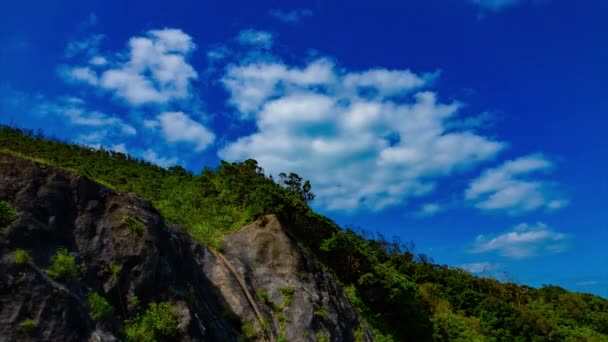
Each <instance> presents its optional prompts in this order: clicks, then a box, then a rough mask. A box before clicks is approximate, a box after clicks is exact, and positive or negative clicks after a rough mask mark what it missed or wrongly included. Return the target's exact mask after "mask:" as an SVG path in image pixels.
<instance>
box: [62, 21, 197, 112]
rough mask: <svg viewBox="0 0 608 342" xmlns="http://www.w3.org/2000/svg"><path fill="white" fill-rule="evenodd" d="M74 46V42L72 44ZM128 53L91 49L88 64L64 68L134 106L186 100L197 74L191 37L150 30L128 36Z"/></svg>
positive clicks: (70, 76) (172, 31)
mask: <svg viewBox="0 0 608 342" xmlns="http://www.w3.org/2000/svg"><path fill="white" fill-rule="evenodd" d="M71 46H75V47H72V48H71ZM85 46H86V44H84V43H71V44H70V45H68V51H72V50H78V49H83V48H85ZM128 47H129V50H128V52H127V53H121V54H116V55H115V56H114V57H113V58H110V57H108V56H103V55H100V54H99V53H98V51H97V49H94V50H91V52H90V53H88V55H89V60H88V63H89V64H90V65H92V66H94V67H96V68H97V69H99V74H97V73H96V72H95V71H93V70H92V69H91V68H90V67H86V66H71V67H64V68H62V70H63V71H62V74H63V75H65V76H66V77H67V79H68V80H70V81H76V82H82V83H85V84H89V85H91V86H95V87H98V88H100V89H102V90H104V91H106V92H109V93H111V94H113V95H114V96H115V97H116V98H118V99H120V100H123V101H125V102H126V103H128V104H130V105H133V106H140V105H144V104H157V105H158V104H168V103H170V102H172V101H179V100H186V99H188V98H189V97H190V96H191V94H190V88H191V82H192V81H193V80H196V79H197V78H198V74H197V72H196V71H195V70H194V68H193V67H192V66H191V65H190V64H189V63H188V58H189V56H190V54H191V53H192V52H193V51H194V49H195V44H194V43H193V42H192V37H190V36H189V35H187V34H186V33H184V32H183V31H181V30H179V29H162V30H150V31H148V32H146V35H145V36H143V37H133V38H131V39H130V40H129V44H128Z"/></svg>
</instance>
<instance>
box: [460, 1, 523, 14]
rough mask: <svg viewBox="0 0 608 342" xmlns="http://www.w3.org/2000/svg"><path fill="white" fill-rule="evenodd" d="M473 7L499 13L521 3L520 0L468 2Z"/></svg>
mask: <svg viewBox="0 0 608 342" xmlns="http://www.w3.org/2000/svg"><path fill="white" fill-rule="evenodd" d="M468 1H469V2H470V3H472V4H473V5H475V6H478V7H480V8H481V9H483V10H488V11H494V12H497V11H500V10H504V9H506V8H509V7H513V6H515V5H517V4H518V3H520V2H521V0H468Z"/></svg>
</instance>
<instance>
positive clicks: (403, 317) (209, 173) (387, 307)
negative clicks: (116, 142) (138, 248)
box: [0, 127, 608, 341]
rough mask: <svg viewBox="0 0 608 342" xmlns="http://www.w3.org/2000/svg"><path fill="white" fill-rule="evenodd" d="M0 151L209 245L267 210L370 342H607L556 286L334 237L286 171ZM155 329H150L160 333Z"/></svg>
mask: <svg viewBox="0 0 608 342" xmlns="http://www.w3.org/2000/svg"><path fill="white" fill-rule="evenodd" d="M2 151H3V152H6V153H11V154H16V155H20V156H23V157H26V158H30V159H34V160H37V161H40V162H43V163H45V164H50V165H54V166H58V167H61V168H64V169H69V170H74V171H76V172H78V173H80V174H84V175H87V176H89V177H91V178H94V179H96V180H97V181H99V182H100V183H102V184H105V185H107V186H109V187H112V188H114V189H117V190H119V191H125V192H136V193H138V194H139V195H140V196H142V197H144V198H146V199H148V200H150V201H151V202H152V203H153V204H154V205H155V206H156V207H157V208H158V209H159V210H160V211H161V212H162V214H163V215H164V216H165V218H166V219H167V220H169V221H172V222H175V223H178V224H180V225H182V226H183V227H185V228H186V229H187V230H188V231H189V232H190V234H191V235H192V236H194V237H195V238H197V239H198V240H199V241H201V242H202V243H205V244H207V245H210V246H212V247H218V246H219V245H218V242H219V241H220V240H221V237H222V236H223V235H224V234H226V233H227V232H230V231H234V230H236V229H238V228H239V227H241V226H242V225H243V224H246V223H248V222H251V221H252V220H253V219H255V218H256V217H257V216H259V215H262V214H267V213H274V214H277V215H278V216H279V217H280V218H281V219H282V221H283V222H286V223H287V227H288V229H289V231H290V233H291V234H292V235H294V236H295V237H296V238H297V240H298V241H300V242H301V243H302V245H303V246H304V247H305V249H306V250H308V251H309V252H310V253H312V254H314V255H315V256H316V257H317V258H318V259H319V260H321V261H322V262H324V263H325V265H327V267H328V268H329V269H330V270H332V271H333V273H334V274H335V276H336V278H337V279H338V281H339V282H340V283H341V284H342V286H343V288H344V291H345V293H346V294H347V296H348V297H349V299H350V301H351V302H352V303H353V305H355V307H356V308H357V309H358V310H359V312H360V313H361V314H362V315H364V316H365V317H366V318H367V321H368V322H369V323H370V324H371V325H372V328H373V329H374V333H375V335H376V336H375V338H376V340H377V341H391V340H395V341H397V340H398V341H401V340H415V341H432V340H435V341H608V301H607V300H604V299H602V298H600V297H597V296H593V295H589V294H580V293H573V292H569V291H566V290H564V289H561V288H559V287H556V286H544V287H542V288H540V289H534V288H531V287H528V286H520V285H516V284H513V283H501V282H499V281H497V280H495V279H493V278H487V277H475V276H473V275H471V274H470V273H468V272H467V271H465V270H462V269H458V268H456V269H455V268H451V267H447V266H443V265H437V264H434V263H433V262H432V261H431V260H430V259H429V258H427V257H426V256H424V255H417V254H416V253H415V251H414V248H413V244H403V243H401V242H400V241H397V240H395V241H390V242H389V241H387V240H386V239H384V238H383V237H382V236H376V237H374V238H372V237H369V235H368V236H367V237H366V236H365V234H361V233H358V232H356V231H355V229H349V228H346V229H340V228H339V227H337V226H336V225H335V224H334V223H333V222H332V221H331V220H329V219H328V218H326V217H324V216H321V215H318V214H316V213H314V212H313V211H312V210H311V209H310V207H309V206H308V202H309V201H311V200H312V199H313V198H314V194H312V192H311V185H310V183H309V182H308V181H304V182H303V179H302V178H301V177H299V176H298V175H297V174H295V173H291V174H289V175H288V174H280V175H279V177H278V180H276V181H275V180H274V179H273V178H272V177H271V176H266V175H265V174H264V171H263V169H262V168H261V167H260V166H258V164H257V162H256V161H255V160H247V161H244V162H241V163H227V162H222V163H221V164H220V165H219V166H218V167H217V168H216V169H210V168H205V169H204V170H203V171H202V172H201V173H200V174H199V175H193V174H191V173H189V172H187V171H186V170H185V169H183V168H182V167H179V166H174V167H170V168H168V169H163V168H161V167H158V166H155V165H152V164H150V163H148V162H146V161H142V160H139V159H136V158H133V157H131V156H129V155H126V154H122V153H118V152H114V151H106V150H96V149H92V148H88V147H82V146H75V145H70V144H65V143H62V142H58V141H55V140H48V139H44V138H43V136H42V134H33V132H31V131H23V130H18V129H14V128H9V127H4V128H0V152H2ZM287 296H288V294H287V295H286V297H287ZM159 310H160V311H159ZM162 310H164V309H163V308H161V307H154V308H152V307H150V308H149V312H150V315H152V314H154V315H152V316H158V317H161V316H163V317H165V318H166V319H168V320H172V318H171V314H170V313H169V314H167V315H164V314H165V313H164V312H161V311H162ZM317 314H318V315H322V312H318V313H317ZM146 315H147V313H146ZM146 315H144V316H143V317H142V318H141V320H137V321H133V322H132V325H131V326H130V328H129V327H128V328H127V335H130V336H136V335H137V334H139V333H142V334H143V333H145V332H147V331H148V329H144V328H143V326H144V325H146V326H147V325H148V324H151V325H154V324H156V323H154V322H156V319H154V320H152V318H150V319H149V320H148V319H146V318H145V317H146ZM161 323H162V322H161ZM159 324H160V323H159ZM163 326H164V324H160V325H158V327H157V328H155V329H157V330H156V331H157V332H158V333H162V334H163V335H166V334H169V333H170V331H164V330H163V329H164V328H163ZM141 337H142V338H143V339H145V337H144V336H141ZM134 339H135V340H137V338H134Z"/></svg>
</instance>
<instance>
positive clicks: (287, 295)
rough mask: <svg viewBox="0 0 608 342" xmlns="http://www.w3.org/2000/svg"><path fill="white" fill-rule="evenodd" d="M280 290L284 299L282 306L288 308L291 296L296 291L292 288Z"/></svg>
mask: <svg viewBox="0 0 608 342" xmlns="http://www.w3.org/2000/svg"><path fill="white" fill-rule="evenodd" d="M280 290H281V293H282V294H283V297H284V298H285V299H284V301H283V305H284V306H285V307H288V306H289V304H291V301H292V300H293V295H294V294H295V293H296V289H295V288H293V287H281V288H280Z"/></svg>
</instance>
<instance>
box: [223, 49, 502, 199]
mask: <svg viewBox="0 0 608 342" xmlns="http://www.w3.org/2000/svg"><path fill="white" fill-rule="evenodd" d="M436 77H437V73H430V74H421V75H419V74H415V73H413V72H411V71H409V70H388V69H382V68H373V69H370V70H364V71H357V72H352V71H346V70H342V69H338V68H336V67H335V66H334V63H332V62H331V61H330V60H328V59H324V58H320V59H316V60H313V61H311V62H309V63H307V64H306V65H304V66H302V67H293V66H289V65H286V64H284V63H280V62H251V63H247V64H244V65H232V66H230V67H228V68H227V70H226V74H225V76H224V78H223V80H222V81H223V83H224V86H225V87H226V89H227V90H228V91H229V92H230V95H231V96H230V100H229V103H230V104H232V105H233V106H234V107H235V109H236V110H237V112H238V114H239V116H240V118H241V119H242V120H249V119H253V120H255V123H256V126H257V131H256V132H254V133H252V134H251V135H248V136H244V137H241V138H239V139H238V140H237V141H234V142H232V143H229V144H228V145H227V146H225V147H224V148H223V149H221V150H220V151H219V155H220V157H222V158H224V159H228V160H242V159H245V158H254V159H257V160H258V161H259V162H260V164H261V165H263V166H264V168H265V169H266V170H267V171H270V172H272V173H274V174H277V173H279V172H282V171H295V172H297V173H299V174H300V175H301V176H303V177H304V178H309V179H311V181H312V183H313V186H315V189H313V191H315V192H316V194H317V200H316V201H318V202H320V203H321V204H322V205H323V206H325V207H326V208H328V209H335V210H355V209H358V208H366V209H372V210H379V209H382V208H385V207H387V206H393V205H398V204H402V203H403V202H405V201H406V200H407V199H408V198H411V197H414V196H421V195H424V194H428V193H429V192H431V191H433V189H434V188H435V185H436V182H437V180H438V179H439V178H441V177H445V176H448V175H452V174H453V173H454V172H457V171H460V170H463V169H467V168H470V167H472V166H473V165H476V164H478V163H480V162H482V161H485V160H488V159H490V158H493V157H494V156H495V155H496V154H497V153H498V152H499V151H500V150H501V149H503V148H504V147H505V144H503V143H501V142H497V141H494V140H492V139H490V138H487V137H484V136H481V135H477V134H475V133H473V132H471V131H468V130H460V131H458V130H454V129H452V130H451V131H449V132H448V131H447V127H448V124H449V122H450V121H451V120H452V119H454V117H455V115H456V114H457V112H458V110H459V108H460V105H459V104H458V103H447V104H444V103H440V102H439V101H438V100H437V95H436V94H435V93H433V92H429V91H421V90H420V89H421V88H423V87H425V86H428V85H429V84H431V83H432V82H433V81H434V79H435V78H436Z"/></svg>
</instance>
